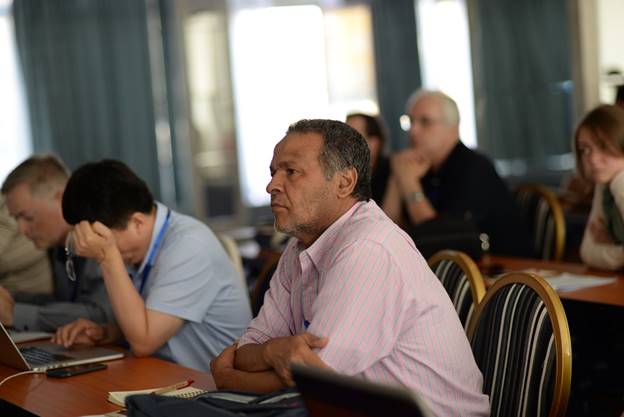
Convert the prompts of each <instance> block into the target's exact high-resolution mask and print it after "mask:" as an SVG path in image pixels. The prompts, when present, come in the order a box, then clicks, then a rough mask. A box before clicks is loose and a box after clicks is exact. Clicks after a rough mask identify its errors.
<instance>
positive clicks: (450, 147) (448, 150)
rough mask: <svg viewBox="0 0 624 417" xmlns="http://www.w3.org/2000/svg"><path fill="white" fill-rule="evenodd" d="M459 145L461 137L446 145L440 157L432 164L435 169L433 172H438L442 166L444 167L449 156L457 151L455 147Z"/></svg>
mask: <svg viewBox="0 0 624 417" xmlns="http://www.w3.org/2000/svg"><path fill="white" fill-rule="evenodd" d="M458 143H459V137H458V138H457V139H455V140H451V141H448V142H447V143H446V146H444V147H443V148H442V149H441V151H440V153H439V156H438V157H437V158H435V159H434V160H433V161H432V162H431V168H432V169H433V171H438V170H439V169H440V168H441V167H442V165H444V162H446V160H447V159H448V157H449V155H450V154H451V152H453V149H455V146H457V144H458Z"/></svg>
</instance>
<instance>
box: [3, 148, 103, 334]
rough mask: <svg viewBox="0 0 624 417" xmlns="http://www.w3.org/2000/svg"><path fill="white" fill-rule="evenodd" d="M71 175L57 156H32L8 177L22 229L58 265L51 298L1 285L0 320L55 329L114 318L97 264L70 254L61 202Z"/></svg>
mask: <svg viewBox="0 0 624 417" xmlns="http://www.w3.org/2000/svg"><path fill="white" fill-rule="evenodd" d="M68 178H69V173H68V171H67V169H66V168H65V166H64V165H63V163H62V162H61V161H60V160H59V159H58V158H56V157H54V156H33V157H30V158H28V159H26V160H25V161H24V162H22V163H21V164H20V165H18V166H17V167H16V168H15V169H14V170H13V171H11V172H10V173H9V175H8V176H7V177H6V179H5V180H4V183H3V184H2V188H1V190H0V191H1V192H2V194H3V196H4V198H5V204H6V206H7V208H8V210H9V213H10V215H11V216H12V217H13V218H14V219H15V221H16V222H17V224H18V229H19V231H20V233H22V234H24V235H25V236H26V237H28V238H29V239H30V240H32V241H33V243H34V244H35V246H36V247H37V248H39V249H48V250H49V252H50V257H51V260H52V266H53V276H54V293H53V295H51V296H44V295H33V294H19V293H16V294H14V295H11V294H10V293H9V292H8V291H6V289H4V288H2V287H0V321H1V322H2V324H4V325H5V326H12V327H14V328H16V329H17V330H43V331H52V330H55V329H56V328H58V327H60V326H62V325H64V324H67V323H69V322H72V321H74V320H76V319H77V318H79V317H88V318H89V319H90V320H93V321H95V322H99V323H105V322H108V321H110V320H112V319H113V313H112V309H111V306H110V303H109V302H108V297H107V294H106V288H105V287H104V281H103V280H102V274H101V272H100V268H99V267H98V265H97V263H96V262H94V261H93V260H89V259H86V258H82V257H74V256H73V254H72V253H71V242H69V241H68V235H69V232H70V231H71V229H72V227H71V226H70V225H69V224H67V223H66V222H65V220H64V219H63V214H62V209H61V201H62V197H63V191H64V189H65V185H66V183H67V179H68Z"/></svg>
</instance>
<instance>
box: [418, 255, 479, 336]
mask: <svg viewBox="0 0 624 417" xmlns="http://www.w3.org/2000/svg"><path fill="white" fill-rule="evenodd" d="M429 267H430V268H431V270H432V271H433V272H434V273H435V274H436V276H437V277H438V278H439V279H440V281H441V282H442V285H443V286H444V289H445V290H446V292H447V293H448V294H449V297H451V300H452V301H453V305H454V306H455V310H457V314H458V315H459V319H460V321H461V323H462V325H463V326H464V329H466V330H467V329H468V324H469V323H470V320H471V319H472V317H473V315H474V311H475V310H476V307H477V305H478V304H479V302H481V299H482V298H483V296H484V295H485V284H484V282H483V276H481V272H480V271H479V268H478V267H477V264H475V262H474V261H473V260H472V259H471V258H470V257H469V256H468V255H466V254H465V253H463V252H459V251H454V250H442V251H440V252H437V253H435V254H434V255H433V256H432V257H431V258H429Z"/></svg>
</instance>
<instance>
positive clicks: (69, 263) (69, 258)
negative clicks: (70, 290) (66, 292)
mask: <svg viewBox="0 0 624 417" xmlns="http://www.w3.org/2000/svg"><path fill="white" fill-rule="evenodd" d="M65 272H66V273H67V278H69V280H70V281H73V282H75V281H76V269H75V268H74V252H73V251H72V240H71V235H68V236H67V240H66V241H65Z"/></svg>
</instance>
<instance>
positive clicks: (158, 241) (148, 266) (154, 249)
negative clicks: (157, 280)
mask: <svg viewBox="0 0 624 417" xmlns="http://www.w3.org/2000/svg"><path fill="white" fill-rule="evenodd" d="M170 220H171V209H170V208H168V209H167V218H165V223H163V225H162V227H161V228H160V231H159V232H158V236H156V240H155V241H154V245H153V246H152V249H151V250H150V252H149V254H148V255H147V262H146V263H145V268H143V272H142V273H141V286H140V287H139V294H141V295H143V287H145V283H146V282H147V277H148V276H149V273H150V271H151V270H152V266H154V258H155V257H156V253H157V252H158V248H159V247H160V244H161V243H162V238H163V236H164V235H165V232H166V231H167V228H168V227H169V222H170Z"/></svg>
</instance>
